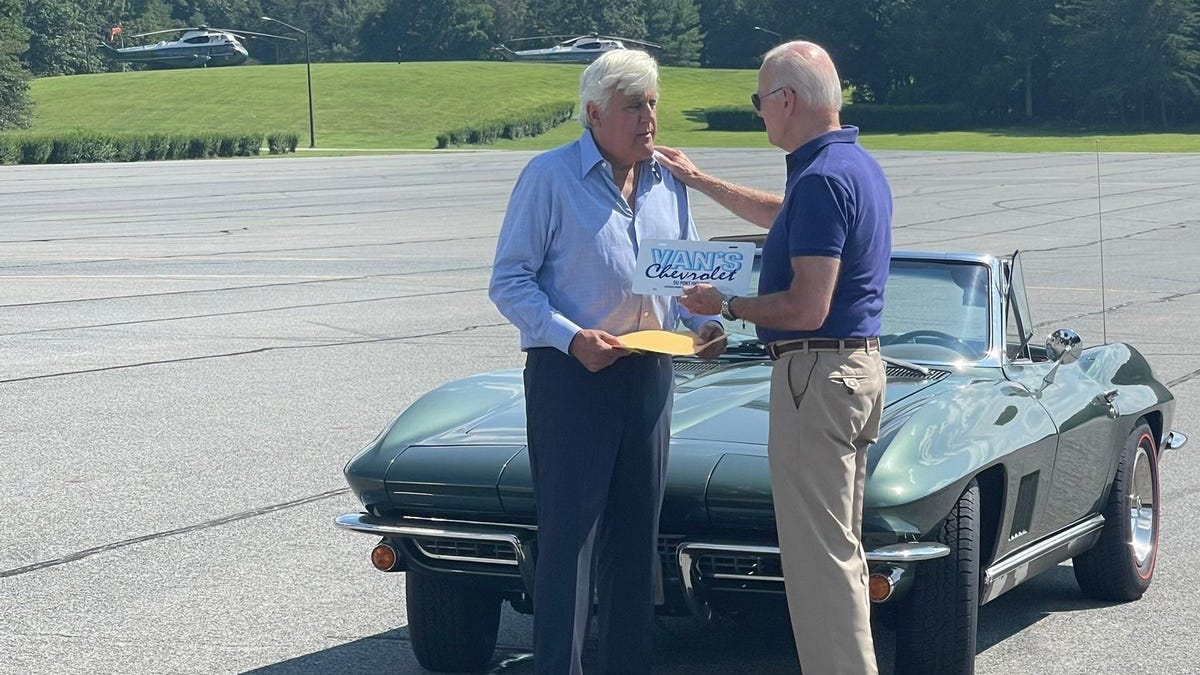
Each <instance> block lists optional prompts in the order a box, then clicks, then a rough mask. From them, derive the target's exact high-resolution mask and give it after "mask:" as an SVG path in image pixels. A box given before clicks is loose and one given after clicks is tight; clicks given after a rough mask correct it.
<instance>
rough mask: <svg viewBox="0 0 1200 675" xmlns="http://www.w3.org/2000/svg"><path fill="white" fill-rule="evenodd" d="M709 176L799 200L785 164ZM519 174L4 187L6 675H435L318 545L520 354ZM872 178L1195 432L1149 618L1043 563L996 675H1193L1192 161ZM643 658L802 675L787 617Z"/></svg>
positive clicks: (465, 160) (515, 630)
mask: <svg viewBox="0 0 1200 675" xmlns="http://www.w3.org/2000/svg"><path fill="white" fill-rule="evenodd" d="M691 155H692V157H693V159H694V160H695V161H696V162H697V163H698V164H700V165H701V166H703V167H705V168H707V169H710V170H712V171H714V173H717V174H719V175H721V176H723V177H725V178H729V179H732V180H735V181H739V182H745V183H750V184H753V185H755V186H757V187H760V188H763V189H769V190H779V189H781V188H782V184H783V171H784V165H783V156H782V154H781V153H779V152H777V151H773V150H696V151H694V152H692V153H691ZM530 156H531V155H530V154H529V153H455V154H437V153H429V154H411V155H403V156H371V157H345V158H303V159H301V158H262V159H248V160H247V159H240V160H206V161H193V162H158V163H141V164H107V165H79V166H33V167H24V166H21V167H0V444H2V448H3V450H2V451H0V513H3V514H4V515H3V523H2V527H0V611H2V612H3V616H4V620H3V622H2V623H0V673H22V674H23V673H72V674H73V675H77V674H79V673H85V674H87V673H234V672H252V673H258V674H265V675H293V674H309V673H312V674H315V673H380V672H389V673H420V672H424V671H422V670H421V669H420V668H419V666H418V665H417V664H416V661H415V659H414V658H413V656H412V653H411V649H410V646H409V637H408V629H407V627H406V625H407V620H406V618H405V611H404V578H403V575H400V574H390V575H389V574H382V573H379V572H376V571H375V570H374V569H373V568H371V566H370V563H369V561H368V552H369V550H370V547H371V545H372V543H373V541H372V540H371V539H370V538H369V537H365V536H363V535H356V534H353V533H348V532H344V531H341V530H338V529H335V528H334V527H333V525H332V521H333V518H334V517H335V516H337V515H339V514H341V513H344V512H348V511H355V510H357V507H358V505H357V503H356V501H355V500H354V498H353V496H352V495H351V494H349V493H348V491H347V490H346V489H345V484H344V482H343V480H342V476H341V469H342V467H343V465H344V464H345V462H346V461H347V460H348V459H349V458H350V456H351V455H352V454H353V453H354V452H355V450H357V449H358V448H359V447H361V446H362V445H365V444H366V443H367V442H368V441H370V440H371V439H372V438H373V437H374V435H375V434H376V433H377V432H378V431H379V430H380V429H381V428H382V427H383V425H384V424H386V423H387V422H388V421H389V420H390V419H391V418H392V417H393V416H394V415H395V414H396V413H397V412H398V411H400V410H401V409H403V408H404V407H405V406H406V405H408V404H409V403H411V402H412V401H413V400H415V399H416V398H417V397H418V396H419V395H420V394H421V393H423V392H425V391H427V390H428V389H430V388H432V387H434V386H436V385H438V384H441V383H444V382H447V381H449V380H452V379H454V378H457V377H461V376H465V375H468V374H471V373H475V372H478V371H482V370H488V369H494V368H500V367H512V366H517V365H519V364H520V362H521V359H520V354H519V351H518V345H517V337H516V331H515V330H514V329H513V328H512V327H511V326H509V325H508V324H507V322H506V321H505V320H504V319H503V318H502V317H501V316H500V315H499V313H498V312H497V311H496V310H495V308H494V307H493V306H492V305H491V303H490V302H489V301H488V299H487V293H486V286H487V280H488V276H489V274H490V269H491V260H492V252H493V250H494V247H495V240H496V233H497V231H498V229H499V224H500V221H501V218H502V216H503V212H504V207H505V204H506V201H507V198H508V195H509V192H510V190H511V189H512V185H513V183H514V181H515V180H516V177H517V174H518V172H519V171H520V169H521V168H522V166H523V165H524V163H525V162H526V161H527V160H528V158H529V157H530ZM878 157H879V158H880V160H881V163H882V164H883V166H884V168H885V170H886V171H887V172H888V175H889V177H890V179H891V181H892V187H893V191H894V196H895V204H896V219H895V245H896V247H897V248H906V249H924V250H935V251H940V250H976V251H985V252H990V253H997V254H1003V253H1011V252H1012V251H1013V250H1016V249H1021V250H1022V251H1023V253H1022V257H1023V259H1024V261H1025V265H1026V270H1025V278H1026V281H1027V283H1028V285H1029V292H1030V295H1031V297H1032V301H1033V305H1034V308H1035V314H1034V320H1035V322H1036V323H1037V327H1038V331H1039V332H1040V333H1042V334H1046V333H1049V332H1051V331H1052V330H1054V329H1056V328H1060V327H1071V328H1074V329H1075V330H1077V331H1078V332H1079V333H1080V334H1081V335H1082V337H1083V339H1084V342H1085V344H1094V343H1096V342H1100V341H1103V340H1108V341H1127V342H1130V343H1132V344H1134V345H1135V346H1137V347H1138V348H1139V349H1140V350H1142V351H1143V353H1145V355H1146V356H1147V358H1148V359H1149V361H1150V362H1151V364H1152V365H1153V366H1154V368H1155V371H1156V373H1157V374H1158V376H1159V377H1160V379H1162V380H1163V381H1165V382H1167V383H1169V385H1170V387H1171V389H1172V390H1173V391H1174V393H1175V395H1176V397H1177V398H1178V400H1179V404H1178V409H1177V416H1176V420H1175V426H1176V427H1177V428H1179V429H1181V430H1184V431H1185V432H1188V433H1190V435H1191V437H1192V443H1191V444H1190V445H1189V446H1187V447H1186V448H1184V449H1183V450H1182V451H1180V452H1178V453H1175V454H1173V455H1169V456H1168V457H1167V458H1166V459H1165V461H1164V462H1163V466H1162V499H1163V508H1162V531H1161V532H1162V547H1161V551H1160V554H1159V558H1158V566H1157V570H1156V573H1155V580H1154V584H1153V585H1152V587H1151V588H1150V590H1149V591H1148V592H1147V594H1146V595H1145V597H1144V598H1143V599H1142V600H1140V601H1138V602H1133V603H1128V604H1109V603H1097V602H1093V601H1090V600H1087V599H1085V598H1083V596H1082V595H1081V594H1080V592H1079V590H1078V588H1077V586H1076V585H1075V582H1074V579H1073V575H1072V573H1071V569H1070V567H1069V566H1066V565H1063V566H1060V567H1058V568H1056V569H1054V570H1051V571H1050V572H1048V573H1046V574H1044V575H1042V576H1041V577H1039V578H1037V579H1035V580H1033V581H1030V582H1028V583H1027V584H1025V585H1023V586H1021V587H1019V588H1018V589H1016V590H1014V591H1012V592H1010V593H1009V594H1007V595H1005V596H1002V597H1001V598H1000V599H998V600H996V601H995V602H993V603H991V604H988V605H986V606H984V607H983V608H982V610H981V613H980V633H979V656H978V672H980V673H984V674H997V675H999V674H1005V675H1007V674H1009V673H1032V672H1038V673H1047V674H1050V673H1124V672H1129V671H1133V670H1136V671H1141V672H1157V673H1188V672H1196V671H1197V670H1198V669H1200V666H1198V665H1197V664H1196V653H1197V652H1196V647H1195V645H1196V644H1198V643H1200V611H1198V610H1197V609H1196V603H1195V601H1194V600H1192V598H1191V593H1190V591H1189V589H1190V588H1191V584H1190V582H1189V581H1188V580H1189V578H1190V577H1189V576H1188V575H1189V574H1190V572H1191V571H1192V570H1193V568H1194V567H1195V564H1196V561H1197V559H1198V558H1197V554H1198V552H1200V543H1198V541H1197V538H1196V537H1195V536H1194V535H1193V534H1192V532H1193V530H1194V528H1195V523H1196V522H1197V521H1198V520H1200V489H1198V485H1200V462H1197V460H1196V455H1197V453H1198V452H1200V402H1198V398H1200V396H1198V395H1200V347H1198V346H1197V340H1196V338H1197V336H1198V335H1200V275H1198V274H1197V272H1196V266H1195V262H1194V261H1195V260H1196V259H1197V257H1198V256H1200V236H1197V229H1198V226H1200V215H1197V214H1200V156H1197V155H1162V154H1160V155H1148V154H1105V155H1100V156H1099V157H1097V156H1095V155H1088V154H1049V153H1047V154H977V153H917V152H882V153H878ZM693 212H694V215H695V218H696V221H697V223H698V226H699V229H700V231H701V234H702V235H703V236H706V237H707V236H715V235H726V234H737V233H742V232H747V231H751V230H752V228H751V226H749V225H746V224H743V223H740V222H738V221H737V220H736V219H735V218H733V217H732V216H730V215H728V214H726V213H724V212H723V211H721V209H720V208H719V207H717V206H716V205H715V204H713V203H712V202H711V201H709V200H707V199H706V198H704V197H702V196H696V197H695V201H694V204H693ZM1101 233H1103V237H1101ZM1101 249H1103V257H1102V256H1101ZM1102 273H1103V277H1104V284H1103V286H1102V285H1101V275H1102ZM1102 288H1103V290H1102ZM1102 307H1107V308H1108V310H1107V311H1101V310H1102ZM530 627H531V621H530V619H529V618H528V617H525V616H521V615H519V614H516V613H514V612H512V611H511V610H508V609H506V610H505V613H504V616H503V619H502V626H501V635H500V642H501V645H500V647H499V649H498V650H497V656H496V660H495V662H494V664H493V667H492V669H491V672H494V673H528V672H532V669H531V667H530V666H531V662H530V659H529V656H528V652H529V647H530ZM879 636H880V640H879V650H880V652H881V663H882V664H883V665H884V667H885V671H886V670H887V669H888V667H889V666H890V657H889V656H888V652H889V649H890V645H891V644H892V643H891V640H892V636H891V635H890V634H889V632H888V631H887V630H886V629H884V628H881V629H880V631H879ZM655 639H656V645H657V649H656V654H655V671H656V672H661V673H680V674H682V673H713V674H717V673H741V672H750V671H755V672H758V673H763V674H767V673H788V672H795V671H796V666H795V661H794V656H793V648H792V646H791V640H790V636H789V631H788V627H787V619H786V617H785V616H783V615H775V616H762V617H745V618H740V619H733V618H728V617H724V618H719V619H718V620H716V621H715V622H712V623H708V622H704V621H700V620H696V619H663V620H661V621H660V622H659V625H658V627H657V629H656V635H655ZM590 656H591V657H594V653H593V654H591V655H590ZM592 663H593V664H594V661H593V662H592Z"/></svg>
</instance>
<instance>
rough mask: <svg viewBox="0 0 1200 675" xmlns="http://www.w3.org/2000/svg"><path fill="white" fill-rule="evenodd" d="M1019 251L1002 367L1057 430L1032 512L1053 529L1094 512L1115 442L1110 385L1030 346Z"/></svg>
mask: <svg viewBox="0 0 1200 675" xmlns="http://www.w3.org/2000/svg"><path fill="white" fill-rule="evenodd" d="M1022 267H1023V266H1022V264H1021V257H1020V254H1019V252H1018V253H1015V254H1014V255H1013V259H1012V264H1011V266H1010V267H1009V283H1008V297H1007V301H1008V305H1009V308H1008V312H1007V317H1006V330H1005V340H1006V348H1005V352H1006V355H1007V357H1008V359H1009V361H1008V364H1007V365H1006V368H1005V371H1006V373H1007V374H1008V375H1009V377H1010V379H1015V380H1019V381H1021V382H1022V383H1023V384H1025V385H1026V386H1027V387H1028V388H1029V389H1030V391H1032V392H1035V395H1036V397H1037V399H1038V401H1039V403H1040V404H1041V405H1042V407H1043V408H1044V409H1045V410H1046V412H1047V413H1049V415H1050V418H1051V419H1052V420H1053V422H1054V425H1055V427H1056V428H1057V429H1058V439H1057V444H1056V445H1055V451H1054V463H1053V470H1052V473H1051V476H1050V480H1049V485H1048V486H1047V487H1048V488H1049V489H1048V490H1047V491H1046V495H1045V499H1044V500H1043V501H1042V503H1041V504H1042V508H1041V509H1039V513H1038V514H1037V516H1036V518H1037V526H1036V529H1037V530H1038V531H1043V532H1053V531H1055V530H1058V529H1061V528H1062V527H1065V526H1067V525H1069V524H1071V523H1073V522H1075V521H1077V520H1079V519H1080V518H1083V517H1084V516H1086V515H1088V514H1089V513H1093V512H1095V511H1096V510H1097V509H1098V507H1099V504H1100V501H1101V500H1102V499H1103V498H1104V497H1105V492H1106V490H1107V487H1108V484H1109V479H1110V478H1111V477H1112V472H1113V470H1114V467H1113V466H1112V457H1113V456H1114V453H1113V452H1112V448H1113V444H1114V443H1116V442H1117V440H1118V439H1117V433H1118V430H1117V423H1116V404H1115V402H1114V401H1113V400H1112V399H1113V394H1112V393H1111V390H1109V389H1106V388H1105V386H1104V385H1103V384H1102V383H1101V382H1098V381H1097V380H1095V379H1093V378H1092V377H1090V376H1089V375H1088V373H1087V371H1086V369H1085V368H1084V367H1082V364H1083V363H1085V362H1086V361H1087V360H1088V356H1087V354H1086V352H1085V355H1084V357H1083V358H1081V359H1080V361H1077V362H1075V363H1070V364H1058V363H1055V362H1052V361H1050V360H1049V358H1048V357H1047V355H1046V353H1045V350H1044V349H1039V348H1037V347H1032V346H1031V345H1030V342H1031V341H1032V335H1033V319H1032V315H1031V312H1030V307H1029V302H1028V297H1027V295H1026V291H1025V283H1024V275H1023V269H1022Z"/></svg>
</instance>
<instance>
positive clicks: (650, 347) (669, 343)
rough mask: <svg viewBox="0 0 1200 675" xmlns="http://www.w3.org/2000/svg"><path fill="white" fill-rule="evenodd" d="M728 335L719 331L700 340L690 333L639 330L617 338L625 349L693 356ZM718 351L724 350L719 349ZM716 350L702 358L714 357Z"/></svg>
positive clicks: (716, 343) (721, 340)
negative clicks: (713, 335)
mask: <svg viewBox="0 0 1200 675" xmlns="http://www.w3.org/2000/svg"><path fill="white" fill-rule="evenodd" d="M727 337H728V336H727V335H726V334H725V333H723V332H721V333H718V334H717V335H716V336H715V337H711V338H710V339H708V340H706V341H704V342H700V338H699V337H697V336H694V335H693V334H692V333H673V332H671V331H667V330H639V331H637V332H634V333H626V334H625V335H621V336H619V337H618V338H617V339H618V340H620V341H621V345H622V346H624V347H625V348H626V349H629V350H632V351H640V352H655V353H658V354H671V355H673V356H693V355H697V354H700V353H701V352H704V351H705V350H707V349H708V348H709V347H712V346H715V345H718V344H719V343H722V342H724V341H725V339H726V338H727ZM720 351H724V349H721V350H720ZM720 351H717V352H716V353H715V354H713V355H712V356H707V355H706V356H704V358H714V357H715V356H716V355H717V354H720Z"/></svg>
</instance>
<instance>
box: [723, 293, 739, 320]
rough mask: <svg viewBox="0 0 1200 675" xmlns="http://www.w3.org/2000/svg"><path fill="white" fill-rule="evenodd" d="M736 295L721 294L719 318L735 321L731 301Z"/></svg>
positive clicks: (735, 317) (735, 316)
mask: <svg viewBox="0 0 1200 675" xmlns="http://www.w3.org/2000/svg"><path fill="white" fill-rule="evenodd" d="M737 297H738V296H736V295H724V296H721V318H722V319H725V320H726V321H737V315H736V314H734V313H733V307H732V306H731V305H733V301H734V300H736V299H737Z"/></svg>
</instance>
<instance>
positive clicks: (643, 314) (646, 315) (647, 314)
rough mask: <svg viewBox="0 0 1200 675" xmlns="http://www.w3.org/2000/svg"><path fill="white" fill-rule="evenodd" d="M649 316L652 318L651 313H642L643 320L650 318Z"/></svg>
mask: <svg viewBox="0 0 1200 675" xmlns="http://www.w3.org/2000/svg"><path fill="white" fill-rule="evenodd" d="M648 316H650V312H642V318H643V319H644V318H646V317H648Z"/></svg>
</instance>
